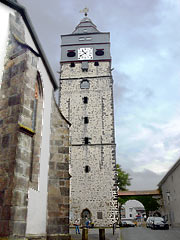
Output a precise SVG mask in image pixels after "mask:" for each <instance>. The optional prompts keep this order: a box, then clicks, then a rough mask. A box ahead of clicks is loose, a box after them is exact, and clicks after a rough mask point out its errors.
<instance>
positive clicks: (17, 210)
mask: <svg viewBox="0 0 180 240" xmlns="http://www.w3.org/2000/svg"><path fill="white" fill-rule="evenodd" d="M26 217H27V208H26V207H18V206H15V207H11V220H15V221H24V222H25V221H26Z"/></svg>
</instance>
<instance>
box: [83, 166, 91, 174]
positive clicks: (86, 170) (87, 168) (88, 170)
mask: <svg viewBox="0 0 180 240" xmlns="http://www.w3.org/2000/svg"><path fill="white" fill-rule="evenodd" d="M84 170H85V173H88V172H90V170H91V169H90V167H89V166H88V165H86V166H85V168H84Z"/></svg>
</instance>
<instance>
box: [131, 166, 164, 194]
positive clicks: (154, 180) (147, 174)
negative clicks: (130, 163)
mask: <svg viewBox="0 0 180 240" xmlns="http://www.w3.org/2000/svg"><path fill="white" fill-rule="evenodd" d="M127 172H128V173H129V174H130V177H131V178H132V180H131V186H130V187H129V190H154V189H157V184H158V183H159V182H160V180H161V179H162V178H163V176H164V175H165V172H163V173H160V174H157V173H154V172H152V171H150V170H147V169H145V170H144V171H142V172H135V171H132V170H131V169H128V170H127Z"/></svg>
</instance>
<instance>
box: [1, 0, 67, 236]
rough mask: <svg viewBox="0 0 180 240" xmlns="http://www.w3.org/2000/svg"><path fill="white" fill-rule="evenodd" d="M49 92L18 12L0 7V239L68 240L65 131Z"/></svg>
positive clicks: (9, 1)
mask: <svg viewBox="0 0 180 240" xmlns="http://www.w3.org/2000/svg"><path fill="white" fill-rule="evenodd" d="M57 89H58V86H57V83H56V79H55V77H54V75H53V73H52V70H51V68H50V66H49V64H48V60H47V58H46V56H45V54H44V52H43V49H42V47H41V44H40V42H39V40H38V38H37V35H36V33H35V31H34V28H33V26H32V24H31V21H30V19H29V16H28V14H27V12H26V10H25V9H24V7H23V6H22V5H20V4H19V3H18V2H17V1H16V0H0V239H14V238H15V239H31V240H32V239H41V240H45V239H48V240H51V239H56V240H62V239H63V240H68V239H70V235H69V183H70V175H69V127H70V123H69V122H68V120H67V119H66V118H65V117H64V116H63V114H62V113H61V111H60V109H59V107H58V106H57V104H56V101H55V99H54V91H55V90H57Z"/></svg>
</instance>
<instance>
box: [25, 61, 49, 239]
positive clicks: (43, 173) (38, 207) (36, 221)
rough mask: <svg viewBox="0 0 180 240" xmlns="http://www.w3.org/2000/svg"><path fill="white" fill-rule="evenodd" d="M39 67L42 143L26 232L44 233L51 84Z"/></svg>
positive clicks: (30, 199)
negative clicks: (41, 85) (38, 172)
mask: <svg viewBox="0 0 180 240" xmlns="http://www.w3.org/2000/svg"><path fill="white" fill-rule="evenodd" d="M39 69H40V72H41V77H42V80H43V86H44V110H43V127H42V145H41V157H40V175H39V191H35V190H34V189H31V188H30V189H29V195H28V198H29V199H28V215H27V229H26V233H27V234H38V235H40V234H45V233H46V216H47V194H48V193H47V184H48V169H49V140H50V116H51V99H52V91H53V88H52V85H51V82H50V80H49V78H48V76H47V73H46V70H45V69H44V67H43V64H42V62H41V61H40V64H39Z"/></svg>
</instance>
